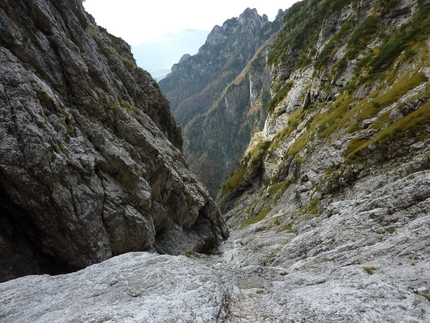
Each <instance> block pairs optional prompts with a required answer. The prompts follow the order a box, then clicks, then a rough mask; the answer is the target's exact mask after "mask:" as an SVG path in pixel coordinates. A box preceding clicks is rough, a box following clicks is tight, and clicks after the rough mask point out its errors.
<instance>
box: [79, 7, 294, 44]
mask: <svg viewBox="0 0 430 323" xmlns="http://www.w3.org/2000/svg"><path fill="white" fill-rule="evenodd" d="M294 2H296V0H273V1H272V0H270V1H261V0H234V1H232V0H228V1H226V0H220V1H217V2H214V1H211V2H204V1H190V0H183V1H177V0H176V1H172V0H169V1H161V0H155V1H139V0H120V1H118V0H86V1H85V2H84V6H85V8H86V10H87V11H88V12H89V13H91V14H92V15H93V16H94V17H95V19H96V22H97V24H99V25H101V26H103V27H105V28H106V29H107V30H108V31H109V32H110V33H112V34H114V35H116V36H118V37H121V38H123V39H125V40H126V41H127V42H129V43H131V44H133V45H138V44H140V43H142V42H145V41H149V40H151V39H153V38H154V37H156V36H159V35H162V34H165V33H169V32H171V33H179V32H181V31H183V30H186V29H200V30H211V29H212V28H213V27H214V26H215V25H221V24H222V23H223V22H224V21H226V20H227V19H229V18H232V17H238V16H239V15H240V14H241V13H242V12H243V11H244V10H245V9H246V8H247V7H250V8H257V10H258V13H259V14H260V15H262V14H267V16H268V17H269V18H274V16H275V15H276V14H277V12H278V10H279V9H284V10H285V9H287V8H288V7H290V6H291V5H292V4H293V3H294Z"/></svg>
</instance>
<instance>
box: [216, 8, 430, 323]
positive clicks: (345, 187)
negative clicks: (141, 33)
mask: <svg viewBox="0 0 430 323" xmlns="http://www.w3.org/2000/svg"><path fill="white" fill-rule="evenodd" d="M429 49H430V2H429V1H420V0H419V1H408V0H404V1H402V0H398V1H379V0H366V1H349V0H344V1H316V0H313V1H311V0H310V1H302V2H299V3H296V4H295V5H294V6H293V7H292V8H290V9H289V10H288V11H287V14H286V16H285V27H284V28H283V29H282V31H281V32H280V34H279V37H278V40H277V43H276V45H275V47H274V50H273V51H272V53H271V55H270V57H269V64H270V65H271V67H272V77H273V79H272V84H271V89H272V91H273V93H272V94H273V99H272V100H271V101H270V102H269V116H268V118H267V120H266V123H265V126H264V129H263V131H262V132H261V133H258V134H256V135H255V136H254V138H253V140H252V141H251V144H250V145H249V147H248V149H247V152H246V153H245V156H244V158H243V159H242V160H241V162H240V163H239V167H238V168H237V169H236V171H235V172H234V174H233V175H232V176H231V177H230V178H229V179H228V180H227V181H226V183H225V184H224V186H223V188H222V191H221V193H220V195H219V199H218V201H219V203H220V207H221V209H222V211H223V212H224V213H225V217H226V219H227V220H228V223H229V224H230V225H231V226H232V227H233V228H234V229H233V230H234V234H233V235H234V238H235V239H236V240H235V241H236V243H238V244H239V243H240V245H241V247H242V252H243V254H242V256H243V258H242V259H243V263H242V266H252V265H254V266H262V268H263V269H262V271H263V272H264V270H268V271H269V269H270V270H274V271H276V270H284V273H283V275H285V278H273V277H271V276H267V279H269V280H270V279H272V278H273V279H276V286H278V287H279V288H280V286H284V288H285V290H284V293H285V295H287V296H285V297H284V296H282V294H281V293H278V294H277V295H278V296H274V295H276V292H275V293H274V294H272V296H269V298H270V300H271V301H268V300H267V298H266V297H265V296H262V297H261V299H262V302H263V303H264V304H265V305H264V306H262V307H263V308H265V307H266V306H268V308H270V310H269V311H276V308H277V307H276V305H273V307H271V306H272V305H270V304H284V305H283V306H282V309H279V308H278V310H279V311H283V312H282V313H284V314H283V316H278V317H279V318H281V317H283V318H284V319H286V320H288V319H293V318H294V319H297V320H299V321H300V320H302V319H303V320H305V321H308V320H310V321H313V322H328V321H335V320H336V319H339V320H344V321H348V322H360V321H366V317H368V316H367V315H370V316H371V317H372V318H371V319H368V321H369V322H370V321H377V320H382V321H390V320H393V321H395V320H400V321H408V320H411V321H413V320H416V321H418V322H425V321H426V320H428V316H426V315H428V314H423V313H424V312H426V310H425V308H427V307H428V297H429V296H428V295H429V290H430V288H429V281H430V276H429V274H428V272H429V270H430V268H429V265H428V262H426V261H425V259H427V258H428V257H429V256H430V248H429V237H430V218H429V214H430V190H429V187H430V186H429V184H430V83H429V79H430V59H429ZM369 277H371V278H369ZM376 282H383V286H380V288H381V289H379V290H385V291H388V290H392V291H396V292H395V293H396V294H397V295H402V296H401V297H402V298H403V299H404V300H405V302H407V299H409V298H411V299H415V301H416V302H417V303H416V304H417V305H416V306H415V305H411V306H407V310H406V309H405V310H401V311H400V312H397V314H396V316H393V315H392V312H390V311H385V310H382V309H381V310H380V308H379V307H378V306H373V308H372V309H370V308H366V306H364V305H362V306H361V307H362V308H361V311H362V312H361V313H362V314H360V309H359V308H358V307H360V306H358V307H356V306H355V305H354V304H367V302H368V301H370V297H371V296H370V295H371V294H372V293H371V292H369V291H370V290H372V289H373V287H371V286H372V284H375V283H376ZM274 286H275V285H274ZM364 286H366V287H364ZM269 289H270V288H269ZM274 289H275V287H273V288H272V289H271V291H272V292H273V290H274ZM271 291H267V293H269V294H270V293H271ZM342 291H343V292H342ZM339 292H340V294H339ZM344 292H345V293H344ZM393 293H394V292H393ZM340 295H344V296H340ZM366 295H367V296H366ZM256 297H258V296H256ZM383 299H385V301H386V303H385V304H387V306H390V307H391V306H394V305H393V304H395V303H396V300H395V299H394V298H393V297H391V296H387V295H386V294H385V292H381V293H380V294H378V296H376V298H375V299H374V300H372V301H370V302H376V303H378V302H382V300H383ZM293 304H296V305H293ZM336 304H337V305H336ZM418 304H419V305H418ZM325 306H328V307H327V308H325ZM333 306H334V307H337V306H339V307H337V308H338V312H337V313H338V314H337V315H335V314H333V312H330V311H331V309H333ZM269 311H268V312H269ZM363 313H366V314H363ZM426 313H427V312H426ZM267 315H270V314H267ZM396 317H397V318H396ZM398 317H401V318H398ZM412 317H414V318H412Z"/></svg>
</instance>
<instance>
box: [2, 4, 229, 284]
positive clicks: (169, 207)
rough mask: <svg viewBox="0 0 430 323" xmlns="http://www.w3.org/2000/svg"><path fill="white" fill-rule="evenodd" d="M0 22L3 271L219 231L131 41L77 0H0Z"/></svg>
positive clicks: (202, 247) (73, 263)
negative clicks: (118, 35)
mask: <svg viewBox="0 0 430 323" xmlns="http://www.w3.org/2000/svg"><path fill="white" fill-rule="evenodd" d="M0 26H1V33H0V61H1V63H0V80H1V81H0V102H1V105H0V196H1V205H0V223H1V225H0V251H1V255H2V257H1V259H0V279H1V280H5V279H10V278H12V277H16V276H19V275H24V274H29V273H44V272H50V273H55V272H64V271H69V270H73V269H78V268H83V267H85V266H88V265H90V264H93V263H96V262H100V261H103V260H106V259H108V258H110V257H112V256H113V255H118V254H121V253H124V252H128V251H133V250H153V251H157V252H161V253H172V254H180V253H184V252H186V251H189V250H193V251H196V252H210V250H211V249H213V248H214V247H215V246H216V245H217V244H218V243H219V241H220V240H222V239H223V237H226V236H227V228H226V226H225V225H224V224H223V221H222V220H221V218H220V214H219V211H218V209H217V207H216V205H215V204H214V202H213V201H212V199H211V198H210V197H209V195H208V193H207V191H206V189H205V187H204V186H203V185H202V184H201V183H200V182H199V181H198V180H197V178H196V176H195V175H194V174H193V173H192V172H191V171H190V170H189V169H188V166H187V164H186V162H185V159H184V157H183V155H182V153H181V149H182V137H181V131H180V128H179V126H178V124H177V122H176V121H175V119H174V117H173V116H172V114H171V112H170V109H169V104H168V101H167V100H166V99H165V97H164V95H163V94H162V93H161V91H160V89H159V87H158V85H157V83H156V82H155V81H154V80H153V79H152V78H151V77H150V75H149V74H148V73H146V72H145V71H143V70H142V69H140V68H138V67H137V66H136V64H135V62H134V59H133V57H132V55H131V53H130V47H129V45H128V44H126V43H125V42H124V41H122V40H121V39H119V38H116V37H114V36H112V35H110V34H108V33H107V32H106V31H105V30H103V29H102V28H100V27H98V26H97V25H95V23H94V20H93V19H92V17H91V16H89V15H88V14H86V13H85V11H84V10H83V7H82V3H81V1H48V0H46V1H26V2H25V3H24V2H22V1H0Z"/></svg>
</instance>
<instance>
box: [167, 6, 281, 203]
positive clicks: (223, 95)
mask: <svg viewBox="0 0 430 323" xmlns="http://www.w3.org/2000/svg"><path fill="white" fill-rule="evenodd" d="M282 16H283V11H282V10H281V11H280V12H279V14H278V17H277V19H276V20H275V21H273V22H269V21H268V19H267V17H266V16H265V15H264V16H259V15H258V13H257V11H256V10H255V9H252V10H251V9H249V8H248V9H246V10H245V11H244V12H243V13H242V14H241V15H240V16H239V18H232V19H229V20H227V21H226V22H225V23H224V24H223V25H222V26H216V27H215V28H214V29H213V30H212V31H211V33H210V34H209V36H208V39H207V41H206V43H205V44H204V45H203V46H202V47H201V48H200V50H199V53H198V54H197V55H194V56H192V57H190V58H188V59H187V60H185V61H183V62H180V63H178V64H176V65H175V66H173V68H172V73H171V74H169V75H168V76H167V77H166V78H165V79H163V80H161V81H160V87H161V89H162V90H163V92H165V93H166V97H167V98H168V99H169V101H170V102H171V106H172V110H173V111H174V114H175V116H176V117H177V118H178V121H179V123H180V124H181V126H182V127H183V132H184V138H185V144H184V151H185V154H186V155H187V159H188V161H189V163H190V164H191V167H192V169H193V170H194V171H195V172H196V173H197V175H198V176H199V178H200V179H201V180H202V181H203V183H204V184H205V185H206V186H207V187H208V189H209V191H210V192H211V194H212V196H216V193H217V192H218V190H219V188H220V185H221V183H222V182H223V181H224V180H225V179H226V178H227V177H228V176H229V175H230V174H231V172H232V171H233V169H234V167H235V165H236V162H237V161H238V160H239V159H240V156H241V155H242V154H243V152H244V150H245V149H246V146H247V144H248V142H249V140H250V134H251V133H252V132H255V131H260V130H261V129H262V127H263V124H264V120H265V118H266V111H267V110H266V105H267V102H268V100H269V97H270V92H269V86H270V73H269V69H268V67H267V65H266V59H267V55H268V52H269V48H270V44H271V43H273V39H272V38H273V36H274V34H275V33H276V32H277V31H278V30H279V29H280V27H281V25H282ZM251 61H252V63H250V62H251Z"/></svg>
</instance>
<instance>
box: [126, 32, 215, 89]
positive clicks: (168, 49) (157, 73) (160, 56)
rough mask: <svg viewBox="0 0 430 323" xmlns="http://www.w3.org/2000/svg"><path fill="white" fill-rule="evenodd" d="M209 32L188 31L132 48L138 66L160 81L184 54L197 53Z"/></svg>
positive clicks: (168, 35) (164, 36) (167, 35)
mask: <svg viewBox="0 0 430 323" xmlns="http://www.w3.org/2000/svg"><path fill="white" fill-rule="evenodd" d="M208 34H209V31H207V30H194V29H187V30H184V31H183V32H181V33H178V34H173V33H169V34H164V35H162V36H161V37H160V38H159V39H156V40H154V41H152V42H147V43H142V44H140V45H138V46H132V51H133V54H134V58H135V59H136V62H137V65H138V66H140V67H142V68H144V69H145V70H147V71H148V72H149V73H150V74H151V75H152V77H153V78H154V79H156V80H157V81H160V80H161V79H163V78H164V77H165V76H166V75H167V74H169V73H170V69H171V67H172V66H173V64H176V63H178V62H179V60H180V59H181V58H182V56H183V55H184V54H191V55H193V54H195V53H197V51H198V49H199V48H200V46H202V45H203V44H204V42H205V40H206V37H207V36H208Z"/></svg>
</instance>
